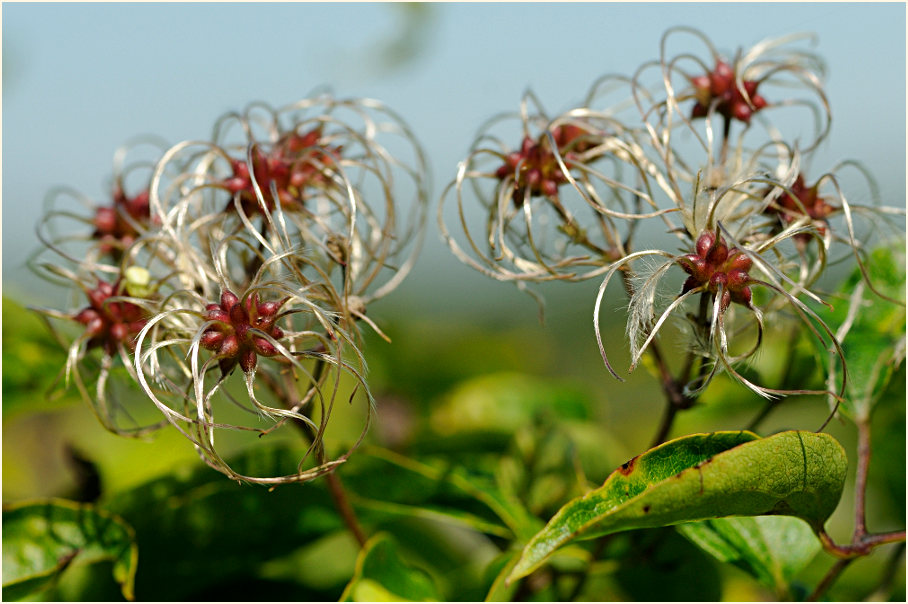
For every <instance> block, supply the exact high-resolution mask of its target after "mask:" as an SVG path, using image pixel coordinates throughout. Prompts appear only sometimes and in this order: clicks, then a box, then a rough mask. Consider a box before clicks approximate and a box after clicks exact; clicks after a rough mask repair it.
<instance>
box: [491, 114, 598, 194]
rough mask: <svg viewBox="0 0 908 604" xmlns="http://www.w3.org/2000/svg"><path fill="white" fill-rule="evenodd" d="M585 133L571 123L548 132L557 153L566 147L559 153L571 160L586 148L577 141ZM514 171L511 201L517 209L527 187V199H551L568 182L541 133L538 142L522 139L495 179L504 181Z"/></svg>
mask: <svg viewBox="0 0 908 604" xmlns="http://www.w3.org/2000/svg"><path fill="white" fill-rule="evenodd" d="M585 134H587V132H586V131H585V130H583V129H582V128H580V127H578V126H575V125H574V124H565V125H563V126H558V127H557V128H555V129H554V130H552V137H553V138H554V139H555V144H556V145H557V146H558V149H559V151H563V150H565V149H567V148H570V150H569V151H566V152H564V153H561V156H562V157H563V158H564V159H565V160H568V159H571V160H575V159H576V157H577V153H582V152H583V151H585V150H587V149H589V148H590V143H589V142H588V141H585V140H582V138H581V137H583V136H584V135H585ZM515 171H516V172H517V176H516V178H515V180H514V192H513V194H512V198H513V200H514V203H515V205H517V206H518V207H519V206H521V205H522V204H523V201H524V197H525V195H526V190H527V187H529V191H530V196H531V197H537V196H540V195H544V196H546V197H552V198H554V197H556V196H557V195H558V187H560V186H561V185H562V184H564V183H566V182H568V179H567V177H566V176H565V174H564V172H563V171H562V170H561V166H560V165H559V164H558V160H557V159H556V157H555V154H554V153H553V152H552V150H551V147H550V141H549V138H548V136H546V135H545V134H542V135H541V136H540V137H539V140H538V141H533V139H531V138H529V137H526V138H524V139H523V143H522V144H521V146H520V151H515V152H512V153H509V154H508V155H507V156H506V157H505V160H504V164H502V165H501V166H500V167H499V168H498V170H497V171H496V172H495V176H497V177H498V178H499V179H500V180H504V179H506V178H507V177H509V176H514V174H515Z"/></svg>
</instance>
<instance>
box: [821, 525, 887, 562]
mask: <svg viewBox="0 0 908 604" xmlns="http://www.w3.org/2000/svg"><path fill="white" fill-rule="evenodd" d="M817 537H819V538H820V543H821V544H822V545H823V549H824V550H826V551H827V552H828V553H830V554H832V555H833V556H835V557H836V558H841V559H844V560H848V559H851V558H859V557H860V556H866V555H867V554H869V553H870V552H871V550H873V548H875V547H879V546H881V545H886V544H887V543H899V542H904V541H905V531H893V532H891V533H873V534H870V533H867V534H864V535H862V536H861V537H860V538H855V539H854V540H853V541H852V542H851V543H850V544H848V545H838V544H837V543H836V542H834V541H833V540H832V537H830V536H829V535H828V534H827V533H826V531H825V530H822V529H821V530H820V531H819V532H817Z"/></svg>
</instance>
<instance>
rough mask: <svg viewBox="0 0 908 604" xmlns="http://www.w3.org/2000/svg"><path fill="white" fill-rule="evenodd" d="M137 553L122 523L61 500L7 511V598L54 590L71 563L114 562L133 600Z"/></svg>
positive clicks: (118, 577) (25, 504)
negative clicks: (56, 582)
mask: <svg viewBox="0 0 908 604" xmlns="http://www.w3.org/2000/svg"><path fill="white" fill-rule="evenodd" d="M137 559H138V548H137V547H136V544H135V541H134V536H133V530H132V528H131V527H130V526H129V525H128V524H126V523H125V522H124V521H123V520H122V519H120V518H118V517H116V516H114V515H112V514H108V513H107V512H104V511H102V510H99V509H97V508H96V507H94V506H92V505H89V504H80V503H76V502H71V501H66V500H62V499H55V500H42V501H27V502H22V503H17V504H14V505H10V506H7V507H4V508H3V597H4V599H7V600H13V599H24V598H28V597H29V596H31V595H33V594H34V593H36V592H38V591H40V590H41V589H43V588H45V587H48V586H50V585H51V584H52V583H53V582H54V581H56V580H57V579H58V578H59V577H60V576H61V575H62V574H63V573H64V572H65V571H66V569H67V568H69V566H70V565H71V564H93V563H96V562H101V561H107V560H109V561H112V562H113V575H114V579H115V580H116V581H117V583H119V584H120V586H121V590H122V592H123V596H124V597H125V598H126V599H128V600H132V599H133V593H134V590H133V585H134V581H135V573H136V562H137Z"/></svg>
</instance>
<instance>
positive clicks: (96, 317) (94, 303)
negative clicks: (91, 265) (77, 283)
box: [74, 279, 148, 355]
mask: <svg viewBox="0 0 908 604" xmlns="http://www.w3.org/2000/svg"><path fill="white" fill-rule="evenodd" d="M119 285H120V282H119V281H117V283H115V284H113V285H111V284H110V283H107V282H105V281H101V280H100V279H99V280H98V286H97V287H96V288H95V289H93V290H91V291H89V292H88V301H89V303H90V306H88V307H86V308H83V309H82V310H81V311H79V312H78V313H77V314H76V316H75V317H74V319H75V320H76V321H78V322H79V323H81V324H82V325H84V326H85V333H86V334H87V335H88V336H89V340H88V344H87V348H88V349H89V350H91V349H92V348H97V347H98V346H103V347H104V351H105V352H106V353H107V354H111V355H112V354H114V353H115V352H116V351H117V347H118V345H119V344H123V345H125V346H126V347H127V348H128V349H129V350H133V349H134V348H135V339H136V335H137V334H138V333H139V332H140V331H142V328H143V327H144V326H145V323H147V322H148V318H147V315H146V312H145V310H144V309H143V308H142V307H141V306H137V305H135V304H133V303H131V302H126V301H123V300H115V301H109V298H111V297H113V296H115V295H118V293H117V292H118V290H119Z"/></svg>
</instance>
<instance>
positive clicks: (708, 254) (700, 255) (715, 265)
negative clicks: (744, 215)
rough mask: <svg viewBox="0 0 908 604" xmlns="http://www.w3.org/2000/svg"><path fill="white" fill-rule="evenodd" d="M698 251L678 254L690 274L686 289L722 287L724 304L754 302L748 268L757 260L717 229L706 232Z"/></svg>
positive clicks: (715, 291) (710, 289)
mask: <svg viewBox="0 0 908 604" xmlns="http://www.w3.org/2000/svg"><path fill="white" fill-rule="evenodd" d="M695 250H696V251H695V253H691V254H686V255H684V256H681V257H680V258H678V260H677V262H678V265H679V266H680V267H681V268H682V269H683V270H684V272H686V273H687V274H688V275H690V276H689V277H688V278H687V281H685V282H684V286H683V289H682V293H687V292H689V291H691V290H693V289H695V288H698V287H704V288H705V291H708V292H710V293H712V294H714V295H715V294H717V293H718V292H719V290H720V288H721V289H722V291H723V294H722V307H723V309H724V308H727V307H728V305H729V304H730V303H731V302H737V303H739V304H743V305H745V306H750V302H751V298H752V293H751V290H750V287H749V284H750V283H751V279H750V275H749V274H748V271H749V270H750V268H751V266H752V265H753V261H752V260H751V259H750V258H748V257H747V255H746V254H744V253H743V252H742V251H741V250H739V249H738V248H731V249H729V247H728V245H727V244H726V243H725V240H724V239H723V238H722V237H721V236H717V235H716V233H713V232H709V231H706V232H704V233H702V234H701V235H700V236H699V237H698V238H697V242H696V244H695Z"/></svg>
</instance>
